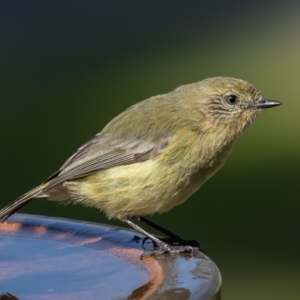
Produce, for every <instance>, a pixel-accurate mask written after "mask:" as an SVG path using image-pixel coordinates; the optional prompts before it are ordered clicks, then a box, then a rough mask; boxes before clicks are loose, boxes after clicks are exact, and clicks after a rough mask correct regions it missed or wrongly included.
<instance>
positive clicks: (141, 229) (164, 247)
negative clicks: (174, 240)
mask: <svg viewBox="0 0 300 300" xmlns="http://www.w3.org/2000/svg"><path fill="white" fill-rule="evenodd" d="M122 221H123V222H125V223H127V224H128V225H129V226H131V227H132V228H133V229H135V230H136V231H138V232H139V233H141V234H143V235H145V236H146V237H147V238H149V239H150V240H151V241H153V242H154V243H155V244H156V245H157V246H158V247H160V248H162V249H163V250H164V251H171V247H170V246H169V245H168V244H167V243H164V242H163V241H161V240H160V239H158V238H157V237H155V236H154V235H152V234H150V233H148V232H147V231H146V230H144V229H143V228H141V227H139V226H138V225H136V224H135V223H133V222H132V221H131V220H129V219H126V218H124V219H123V220H122Z"/></svg>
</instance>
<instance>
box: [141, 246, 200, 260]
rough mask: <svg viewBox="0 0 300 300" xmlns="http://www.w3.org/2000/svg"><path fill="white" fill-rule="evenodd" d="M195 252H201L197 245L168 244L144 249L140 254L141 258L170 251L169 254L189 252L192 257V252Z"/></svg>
mask: <svg viewBox="0 0 300 300" xmlns="http://www.w3.org/2000/svg"><path fill="white" fill-rule="evenodd" d="M197 252H202V251H201V250H200V249H199V247H192V246H171V245H168V246H167V247H164V248H161V247H158V248H155V249H153V250H147V251H145V252H144V253H143V254H142V256H141V259H143V258H148V257H151V256H156V255H160V254H166V253H170V254H179V253H190V255H191V256H192V257H193V256H194V254H195V253H197Z"/></svg>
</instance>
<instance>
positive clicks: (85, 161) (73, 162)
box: [45, 135, 169, 189]
mask: <svg viewBox="0 0 300 300" xmlns="http://www.w3.org/2000/svg"><path fill="white" fill-rule="evenodd" d="M168 144H169V141H168V139H164V140H159V141H151V142H150V141H145V140H142V139H136V140H130V141H127V140H120V139H115V138H111V137H108V136H101V135H96V136H95V137H94V138H93V139H91V140H90V141H88V142H87V143H85V144H84V145H83V146H81V147H80V148H79V149H78V150H77V152H75V154H74V155H72V156H71V157H70V158H69V159H68V160H67V161H66V162H65V163H64V164H63V166H62V167H61V168H60V169H59V170H58V171H57V172H56V173H54V174H53V175H51V176H50V177H49V178H47V180H46V181H45V183H46V182H49V184H48V185H47V189H50V188H52V187H53V186H55V185H58V184H60V183H63V182H64V181H68V180H74V179H79V178H83V177H85V176H88V175H92V174H94V173H96V172H98V171H100V170H105V169H109V168H112V167H116V166H122V165H128V164H132V163H137V162H142V161H145V160H148V159H153V158H155V157H157V156H158V155H159V154H160V153H161V152H162V151H163V149H164V148H166V147H167V146H168Z"/></svg>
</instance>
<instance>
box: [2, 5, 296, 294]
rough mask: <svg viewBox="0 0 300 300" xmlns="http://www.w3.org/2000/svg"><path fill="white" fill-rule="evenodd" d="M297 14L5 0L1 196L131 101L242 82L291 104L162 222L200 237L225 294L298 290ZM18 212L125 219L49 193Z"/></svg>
mask: <svg viewBox="0 0 300 300" xmlns="http://www.w3.org/2000/svg"><path fill="white" fill-rule="evenodd" d="M299 13H300V4H299V2H297V1H290V0H288V1H266V0H263V1H258V0H254V1H240V2H237V1H233V0H229V1H221V0H217V1H211V2H209V1H161V2H159V1H151V2H141V1H120V0H119V1H30V2H27V1H11V2H8V1H7V2H6V3H5V2H1V4H0V31H1V47H0V53H1V59H0V64H1V66H0V76H1V81H0V82H1V89H0V93H1V109H0V120H1V126H0V136H1V150H0V151H1V192H2V196H1V200H0V201H1V203H0V205H1V206H4V205H5V204H7V203H8V202H10V201H12V200H13V199H14V198H16V197H18V196H20V195H21V194H22V193H24V192H26V191H27V190H29V189H31V188H33V187H34V186H36V185H37V184H39V183H40V182H41V181H43V180H44V179H45V178H46V177H47V176H48V175H50V174H51V173H52V172H54V171H56V170H57V169H58V168H59V167H60V165H62V163H63V162H64V161H65V160H66V159H67V158H68V157H69V156H70V155H71V154H72V153H73V152H74V151H75V149H77V148H78V147H79V146H80V145H81V144H82V143H84V142H85V141H86V140H88V139H89V138H90V137H92V136H93V135H94V134H96V133H97V132H98V131H100V130H101V128H102V127H103V126H104V125H105V124H106V123H107V122H108V121H109V120H110V119H111V118H113V117H114V116H116V115H117V114H118V113H120V112H121V111H122V110H124V109H125V108H127V107H128V106H129V105H131V104H134V103H136V102H138V101H140V100H143V99H145V98H147V97H149V96H152V95H155V94H159V93H165V92H169V91H171V90H172V89H174V88H175V87H177V86H178V85H181V84H185V83H190V82H195V81H199V80H201V79H203V78H206V77H211V76H220V75H223V76H233V77H239V78H242V79H244V80H247V81H249V82H251V83H253V84H254V85H256V86H257V87H259V88H260V89H261V90H262V92H263V94H264V95H265V97H267V98H270V99H277V100H280V101H282V102H283V103H284V105H283V106H281V107H278V108H274V109H271V110H269V111H267V112H265V113H264V114H263V115H262V116H261V117H260V119H259V120H258V121H257V122H256V124H255V125H254V126H252V127H251V128H250V129H248V130H247V131H246V133H245V134H244V135H243V136H242V137H241V138H239V140H238V142H237V143H236V146H235V148H234V151H233V153H232V155H231V156H230V158H229V160H228V161H227V163H226V165H225V167H224V168H223V169H222V170H221V171H220V172H219V173H218V174H217V175H215V176H214V177H213V178H212V179H211V180H210V181H209V182H207V183H206V184H205V185H204V186H203V187H202V188H201V190H200V191H198V192H197V193H196V194H195V195H194V196H193V197H192V198H191V199H189V201H187V202H186V203H185V204H183V205H182V206H180V207H176V208H174V209H173V210H171V211H170V212H169V213H167V214H163V215H159V216H153V220H155V221H157V222H159V223H160V224H162V225H164V226H166V227H168V228H170V229H173V230H174V231H176V232H178V233H180V234H181V235H182V236H184V237H187V238H196V239H198V240H199V241H200V242H201V244H202V246H203V248H204V249H205V250H206V252H207V253H208V255H209V256H210V257H211V258H212V259H213V260H214V261H215V262H216V263H217V265H218V266H219V268H220V270H221V273H222V276H223V299H225V300H227V299H230V300H240V299H243V300H248V299H251V300H252V299H264V300H267V299H272V300H274V299H300V289H299V271H300V257H299V253H300V240H299V226H300V220H299V209H300V202H299V191H298V188H297V186H298V184H299V171H298V169H299V163H300V157H299V150H300V135H299V125H300V117H299V110H300V102H299V99H298V98H299V94H300V84H299V75H300V36H299V26H300V18H299ZM22 212H26V213H33V214H41V215H49V216H58V217H66V218H73V219H81V220H88V221H94V222H104V223H109V224H115V225H121V224H120V223H119V222H114V221H108V220H107V219H106V218H105V217H104V215H103V214H102V213H99V212H98V211H96V210H95V209H88V208H85V207H81V206H75V205H69V206H63V205H59V204H57V203H52V202H48V201H45V200H38V201H35V202H33V203H32V204H31V205H29V206H27V207H26V208H25V209H23V210H22Z"/></svg>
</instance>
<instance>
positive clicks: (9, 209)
mask: <svg viewBox="0 0 300 300" xmlns="http://www.w3.org/2000/svg"><path fill="white" fill-rule="evenodd" d="M44 188H45V185H44V184H42V185H40V186H38V187H36V188H34V189H33V190H31V191H29V192H28V193H26V194H24V195H23V196H21V197H19V198H18V199H16V200H15V201H13V202H11V203H10V204H8V205H7V206H5V207H4V208H2V209H1V210H0V222H3V221H5V220H6V219H7V218H9V217H10V216H11V215H12V214H14V213H15V212H17V211H18V210H19V209H21V208H22V207H23V206H25V205H26V204H28V203H29V202H31V201H32V200H34V198H41V197H47V196H46V195H44V194H43V189H44Z"/></svg>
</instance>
